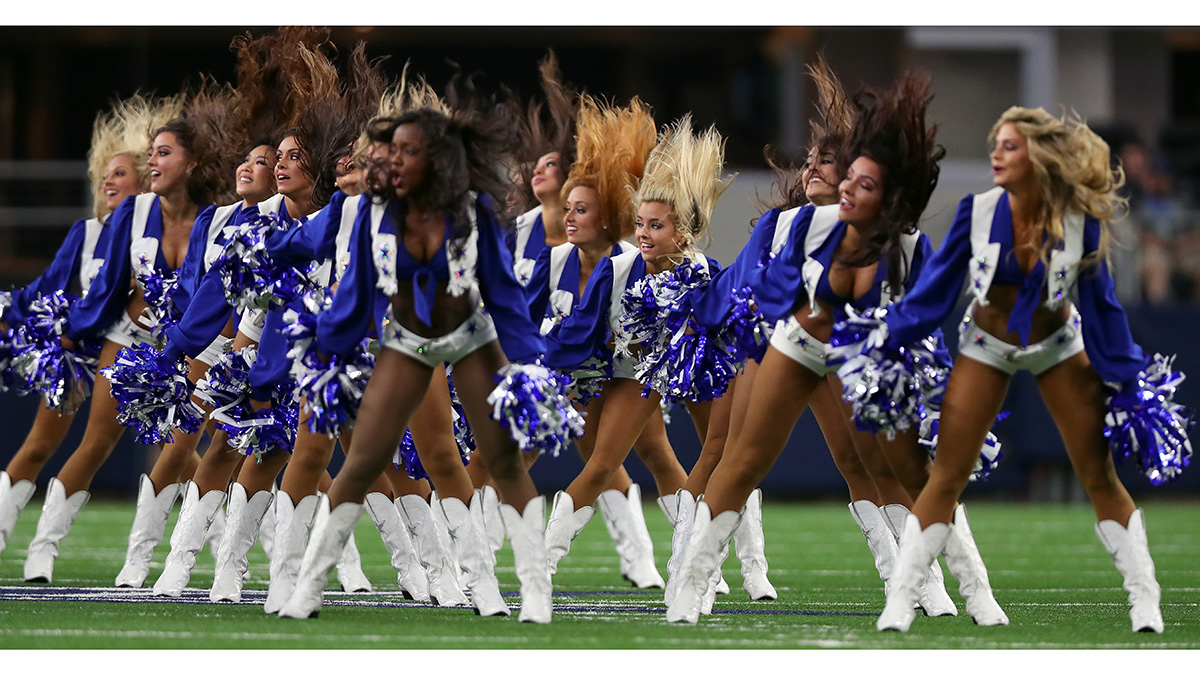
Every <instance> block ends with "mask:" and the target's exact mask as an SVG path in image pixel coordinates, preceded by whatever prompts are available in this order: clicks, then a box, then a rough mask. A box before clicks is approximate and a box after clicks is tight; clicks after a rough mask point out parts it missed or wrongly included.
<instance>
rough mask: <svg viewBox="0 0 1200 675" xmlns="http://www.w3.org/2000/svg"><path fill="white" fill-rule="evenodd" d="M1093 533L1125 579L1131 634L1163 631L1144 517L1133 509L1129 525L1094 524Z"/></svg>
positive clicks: (1115, 523)
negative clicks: (1094, 529)
mask: <svg viewBox="0 0 1200 675" xmlns="http://www.w3.org/2000/svg"><path fill="white" fill-rule="evenodd" d="M1096 536H1098V537H1100V542H1101V543H1103V544H1104V548H1105V549H1107V550H1108V554H1109V555H1111V556H1112V559H1113V564H1115V565H1116V566H1117V571H1118V572H1120V573H1121V576H1122V577H1124V578H1125V584H1124V587H1125V590H1126V591H1129V605H1130V608H1129V619H1130V621H1132V624H1133V632H1135V633H1149V632H1153V633H1161V632H1163V620H1162V613H1161V612H1160V611H1159V608H1158V603H1159V600H1160V598H1161V596H1162V590H1161V589H1160V588H1159V586H1158V580H1157V579H1155V577H1154V560H1152V559H1151V558H1150V544H1149V542H1148V540H1147V539H1146V516H1145V514H1143V513H1142V510H1141V509H1137V510H1135V511H1134V512H1133V514H1132V515H1130V516H1129V525H1127V526H1126V527H1121V525H1120V524H1119V523H1117V521H1115V520H1102V521H1100V522H1098V523H1096Z"/></svg>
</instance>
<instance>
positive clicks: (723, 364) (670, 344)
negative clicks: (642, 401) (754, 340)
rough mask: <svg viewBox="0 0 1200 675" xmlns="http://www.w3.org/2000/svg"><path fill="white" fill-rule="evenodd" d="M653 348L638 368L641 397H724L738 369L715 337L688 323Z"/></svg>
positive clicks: (701, 398)
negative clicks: (657, 395) (654, 393)
mask: <svg viewBox="0 0 1200 675" xmlns="http://www.w3.org/2000/svg"><path fill="white" fill-rule="evenodd" d="M653 347H654V348H653V349H648V350H646V351H645V352H644V353H643V354H642V356H641V363H640V364H639V365H638V370H637V379H638V381H640V382H641V383H642V385H643V386H642V396H648V395H649V394H650V392H651V391H657V392H658V393H659V394H661V395H662V397H663V398H665V399H668V400H671V401H711V400H713V399H716V398H720V397H721V396H722V395H724V394H725V390H726V389H728V388H729V383H730V382H731V381H733V378H735V377H737V374H738V369H739V368H740V367H741V361H739V360H738V359H737V357H736V356H735V355H734V354H733V352H732V350H730V349H729V348H728V347H727V346H726V345H725V343H724V342H723V341H722V340H721V339H720V338H719V337H718V336H716V335H713V334H712V333H711V332H709V331H705V330H703V329H702V328H701V327H700V326H699V325H698V324H696V323H695V322H694V321H691V320H689V321H688V324H687V326H685V327H684V328H683V329H681V330H679V331H678V332H677V333H676V334H675V335H674V336H673V337H672V338H671V339H670V340H669V341H665V342H656V343H655V344H654V345H653Z"/></svg>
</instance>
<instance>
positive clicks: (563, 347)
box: [546, 258, 613, 370]
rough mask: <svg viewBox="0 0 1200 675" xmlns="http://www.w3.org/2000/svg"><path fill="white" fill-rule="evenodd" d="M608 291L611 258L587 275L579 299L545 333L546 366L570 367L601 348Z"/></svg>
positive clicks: (604, 343)
mask: <svg viewBox="0 0 1200 675" xmlns="http://www.w3.org/2000/svg"><path fill="white" fill-rule="evenodd" d="M612 291H613V266H612V258H604V259H603V260H601V261H600V264H598V265H596V269H594V270H592V275H591V276H590V277H588V282H587V285H586V286H585V287H584V289H583V299H582V300H580V301H579V302H577V303H576V304H575V309H573V310H572V311H571V313H570V314H569V315H567V316H565V317H563V320H562V321H560V322H559V323H558V324H557V325H556V326H554V328H553V330H551V331H550V333H549V334H548V335H546V365H548V366H549V367H551V368H554V369H557V370H574V369H575V368H577V367H578V366H579V365H580V364H582V363H583V362H584V361H587V360H588V359H589V358H591V357H592V356H594V355H595V354H596V353H597V352H600V351H602V350H604V349H605V347H606V346H607V345H608V333H609V329H608V311H609V305H610V304H611V303H612Z"/></svg>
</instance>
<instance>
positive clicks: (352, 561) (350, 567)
mask: <svg viewBox="0 0 1200 675" xmlns="http://www.w3.org/2000/svg"><path fill="white" fill-rule="evenodd" d="M337 580H338V583H339V584H341V586H342V590H343V591H346V592H347V593H370V592H371V580H370V579H368V578H367V575H366V574H364V573H363V570H362V558H361V557H360V556H359V555H358V544H356V543H355V541H354V533H353V532H351V533H350V536H349V537H348V538H347V539H346V550H344V551H342V557H341V559H340V560H338V564H337Z"/></svg>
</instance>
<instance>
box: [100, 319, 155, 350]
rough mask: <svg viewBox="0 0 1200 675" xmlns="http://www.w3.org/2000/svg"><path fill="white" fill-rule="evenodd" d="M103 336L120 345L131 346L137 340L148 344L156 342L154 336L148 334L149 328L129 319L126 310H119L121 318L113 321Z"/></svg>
mask: <svg viewBox="0 0 1200 675" xmlns="http://www.w3.org/2000/svg"><path fill="white" fill-rule="evenodd" d="M104 337H105V339H107V340H111V341H112V342H115V343H117V344H119V345H121V346H122V347H132V346H133V345H135V344H137V343H139V342H145V343H146V344H149V345H152V344H155V342H157V341H156V340H155V339H154V336H153V335H151V334H150V329H148V328H143V327H142V325H141V324H140V323H137V322H135V321H134V320H133V319H131V318H130V317H129V314H128V313H127V312H121V318H119V319H117V320H116V321H115V322H113V325H112V326H110V327H109V329H108V332H107V333H105V334H104Z"/></svg>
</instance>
